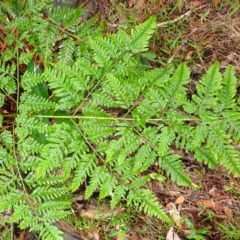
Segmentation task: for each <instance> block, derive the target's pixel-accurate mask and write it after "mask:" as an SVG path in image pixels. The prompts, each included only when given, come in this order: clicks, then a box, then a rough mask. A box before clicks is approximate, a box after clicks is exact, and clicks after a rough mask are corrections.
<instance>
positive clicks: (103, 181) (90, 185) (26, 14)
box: [0, 0, 240, 239]
mask: <svg viewBox="0 0 240 240" xmlns="http://www.w3.org/2000/svg"><path fill="white" fill-rule="evenodd" d="M26 2H27V4H26V8H25V7H24V5H23V6H22V5H19V6H18V8H17V14H15V12H14V11H13V10H12V7H14V6H15V5H14V4H12V5H11V4H9V3H8V4H7V3H4V4H2V5H1V8H2V9H3V10H4V11H5V12H8V14H9V15H10V16H11V19H13V20H12V21H10V22H7V21H6V19H1V20H2V24H3V26H4V27H5V29H6V31H9V33H10V32H11V34H13V35H10V36H9V37H8V38H6V41H7V43H8V46H9V50H8V51H5V52H4V53H3V58H2V60H1V61H2V62H1V64H0V76H1V79H2V81H1V83H0V89H1V93H0V105H1V106H2V105H3V104H4V100H5V98H6V97H11V94H13V93H16V95H17V99H16V104H17V105H16V108H17V109H16V116H15V121H14V123H13V124H14V126H13V130H14V131H11V130H9V129H8V128H7V127H6V126H4V125H3V124H4V118H5V115H3V114H2V115H1V116H0V123H1V126H2V130H1V132H0V141H1V145H0V189H1V190H0V197H1V201H0V211H1V212H4V211H9V210H10V209H12V210H13V214H12V215H11V217H10V219H9V223H17V224H19V227H20V228H23V229H24V228H29V229H31V230H32V231H38V232H39V233H40V235H41V237H42V239H63V238H62V235H61V232H60V230H59V229H58V228H57V227H56V226H55V225H54V223H55V222H56V221H58V220H60V219H62V218H65V217H66V216H67V215H68V214H70V206H71V203H72V196H73V194H74V193H75V192H76V191H78V189H79V188H80V187H82V186H83V183H85V199H88V198H90V197H91V196H92V195H93V194H94V192H99V198H100V199H102V198H105V197H110V198H111V200H110V204H111V208H114V207H116V205H117V204H119V203H120V201H121V200H123V199H124V200H125V202H126V203H127V205H129V206H133V207H135V208H137V209H138V210H139V211H143V212H144V213H148V214H150V215H152V216H155V217H158V218H159V219H161V220H162V221H164V222H167V223H170V219H169V217H168V216H167V214H166V213H165V212H164V210H163V207H162V206H161V205H160V204H159V202H158V199H157V198H156V196H154V194H153V193H152V192H151V191H150V190H148V189H146V185H147V183H148V182H149V181H152V177H151V176H152V175H151V174H150V173H149V169H150V168H151V169H152V166H153V164H154V166H155V168H158V169H157V171H162V172H163V174H165V175H166V176H167V177H168V180H169V181H175V182H176V183H177V184H178V185H181V186H188V185H190V184H191V179H190V177H189V176H187V174H186V172H185V171H184V162H183V160H182V158H181V152H182V153H186V152H189V153H191V154H193V155H194V156H195V158H196V161H198V162H200V163H202V164H205V165H208V167H211V168H214V167H217V166H218V165H221V166H224V167H225V168H226V169H228V170H229V172H233V173H235V174H237V175H240V170H239V169H240V160H239V159H240V156H239V155H240V154H239V150H238V149H237V147H236V146H237V145H238V144H239V141H240V131H239V129H240V120H239V119H240V115H239V109H240V108H239V101H237V96H236V94H237V87H238V84H237V79H236V77H235V76H234V70H233V68H232V67H228V68H227V69H226V71H225V72H224V73H223V74H222V73H221V71H220V67H219V63H215V64H214V65H213V66H211V67H210V68H209V69H208V71H207V72H206V73H205V74H204V75H203V76H202V77H201V78H200V80H199V82H198V83H197V86H196V89H197V91H196V93H195V94H193V95H190V94H189V93H188V91H187V84H188V83H189V82H190V81H191V78H190V70H189V68H188V67H187V65H186V64H185V63H182V64H180V65H179V66H178V67H177V68H175V66H173V65H170V66H169V67H167V68H166V69H162V68H155V69H149V68H148V66H145V65H144V64H143V63H142V62H141V60H140V57H139V56H140V54H141V53H142V52H144V51H147V49H148V43H149V39H150V38H151V36H152V34H153V33H154V31H155V27H156V23H155V18H154V17H151V18H149V19H148V20H147V21H146V22H144V23H142V24H140V25H139V26H137V27H136V28H135V29H132V30H131V31H129V32H125V31H123V30H119V31H118V32H117V33H115V34H109V35H106V36H104V32H103V30H104V28H103V24H102V23H101V24H99V25H98V26H96V23H97V17H95V18H93V19H90V20H89V21H86V22H82V23H80V24H78V23H77V19H78V17H79V14H81V11H80V10H79V9H78V10H74V9H72V10H71V11H70V10H69V12H68V11H67V10H66V9H61V8H59V9H49V10H48V11H47V12H46V14H48V18H47V19H46V18H45V17H42V13H43V12H44V10H45V9H48V8H49V4H48V2H47V1H39V3H38V4H37V5H36V8H33V6H35V5H33V4H34V2H35V1H33V0H28V1H26ZM27 6H28V7H29V8H28V7H27ZM15 7H16V6H15ZM66 12H67V13H69V14H67V15H66ZM33 13H34V14H33ZM61 20H63V21H61ZM26 26H27V27H26ZM61 27H65V29H64V31H65V32H64V34H63V32H62V29H61ZM15 28H16V29H18V34H19V35H18V36H16V35H14V33H15V31H13V30H14V29H15ZM30 32H31V34H29V33H30ZM23 45H24V47H27V48H29V52H30V53H29V54H26V53H24V52H23V50H22V46H23ZM12 59H17V60H18V66H20V65H21V64H22V66H25V70H22V71H23V72H20V71H19V67H18V66H17V65H16V64H14V63H13V64H12V66H9V64H8V61H10V60H12ZM37 60H38V61H37ZM39 61H40V63H42V64H43V65H44V67H42V66H39V64H38V63H39ZM13 62H15V61H13ZM16 73H17V74H16ZM15 79H16V80H15ZM176 150H177V152H178V153H179V155H178V154H176Z"/></svg>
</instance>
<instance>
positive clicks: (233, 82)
mask: <svg viewBox="0 0 240 240" xmlns="http://www.w3.org/2000/svg"><path fill="white" fill-rule="evenodd" d="M222 84H223V87H222V89H221V92H220V94H219V107H217V111H219V112H221V111H224V110H235V109H236V100H235V99H234V97H235V95H236V89H237V78H236V77H235V74H234V68H233V66H228V67H227V69H226V70H225V72H224V74H223V81H222Z"/></svg>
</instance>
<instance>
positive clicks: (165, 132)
mask: <svg viewBox="0 0 240 240" xmlns="http://www.w3.org/2000/svg"><path fill="white" fill-rule="evenodd" d="M174 139H175V132H174V130H173V129H172V128H170V127H164V128H162V131H161V134H160V137H159V144H158V155H159V157H164V156H165V155H166V153H167V152H168V150H169V146H170V145H171V144H172V142H173V140H174Z"/></svg>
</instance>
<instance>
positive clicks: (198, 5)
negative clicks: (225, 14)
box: [189, 0, 210, 7]
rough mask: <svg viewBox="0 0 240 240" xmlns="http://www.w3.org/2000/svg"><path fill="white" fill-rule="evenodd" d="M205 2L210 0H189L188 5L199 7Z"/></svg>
mask: <svg viewBox="0 0 240 240" xmlns="http://www.w3.org/2000/svg"><path fill="white" fill-rule="evenodd" d="M207 2H210V1H209V0H201V1H200V0H199V1H191V2H190V3H189V6H191V7H200V6H202V5H203V4H205V3H207Z"/></svg>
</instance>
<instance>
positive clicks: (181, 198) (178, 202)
mask: <svg viewBox="0 0 240 240" xmlns="http://www.w3.org/2000/svg"><path fill="white" fill-rule="evenodd" d="M184 201H185V197H184V196H179V197H178V198H177V199H176V201H175V203H176V204H183V203H184Z"/></svg>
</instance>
